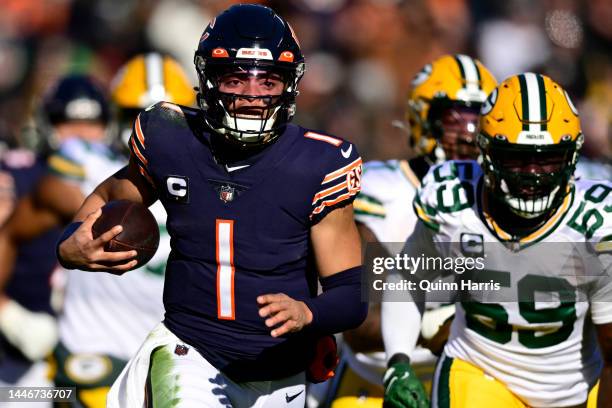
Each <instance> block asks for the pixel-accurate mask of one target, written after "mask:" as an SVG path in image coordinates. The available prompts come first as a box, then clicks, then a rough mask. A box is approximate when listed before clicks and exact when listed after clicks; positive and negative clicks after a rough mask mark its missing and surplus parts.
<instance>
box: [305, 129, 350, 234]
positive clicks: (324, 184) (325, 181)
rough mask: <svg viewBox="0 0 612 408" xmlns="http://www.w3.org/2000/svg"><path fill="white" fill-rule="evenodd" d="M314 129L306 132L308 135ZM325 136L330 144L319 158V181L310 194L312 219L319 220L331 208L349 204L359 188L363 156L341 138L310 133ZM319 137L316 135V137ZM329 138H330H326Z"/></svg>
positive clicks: (314, 222)
mask: <svg viewBox="0 0 612 408" xmlns="http://www.w3.org/2000/svg"><path fill="white" fill-rule="evenodd" d="M309 134H311V135H312V134H313V132H307V133H306V134H305V137H309ZM317 136H318V137H321V136H324V137H325V138H327V139H326V140H323V142H327V144H330V145H331V146H329V148H327V149H326V150H325V151H324V152H323V154H322V157H321V158H320V159H322V160H324V161H323V163H322V170H323V172H322V173H323V175H322V177H321V184H320V185H319V186H318V188H317V192H316V193H315V195H314V197H313V198H312V211H311V213H310V220H311V223H312V224H313V225H314V224H316V223H318V222H319V221H321V220H322V219H323V218H324V217H325V216H326V215H327V214H329V213H330V212H331V211H332V210H334V209H336V208H340V207H344V206H346V205H349V204H351V203H352V202H353V200H354V199H355V196H356V195H357V193H359V191H360V190H361V173H362V160H361V157H360V156H359V152H358V151H357V147H356V146H355V145H354V144H352V143H350V142H347V141H344V140H342V139H338V138H333V137H331V136H325V135H318V134H314V136H313V137H317ZM317 140H319V139H317ZM328 140H329V141H328Z"/></svg>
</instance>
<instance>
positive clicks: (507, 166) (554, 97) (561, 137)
mask: <svg viewBox="0 0 612 408" xmlns="http://www.w3.org/2000/svg"><path fill="white" fill-rule="evenodd" d="M494 94H495V98H496V100H493V99H492V98H493V94H492V95H491V97H490V98H489V101H488V103H487V104H485V105H484V106H483V109H482V111H481V114H482V116H481V118H480V134H479V135H478V144H479V147H480V149H481V152H482V154H483V169H484V171H485V174H486V177H487V179H486V181H487V185H488V187H489V188H490V189H492V190H493V192H494V195H495V196H497V197H499V198H501V199H502V201H503V202H504V203H505V204H506V205H508V207H509V208H510V210H511V211H512V212H514V213H515V214H517V215H519V216H521V217H524V218H535V217H538V216H540V215H542V214H545V213H547V212H549V211H551V210H554V209H555V208H557V207H558V206H559V205H560V204H561V202H562V200H563V198H564V197H565V196H566V195H567V193H568V192H569V188H570V185H571V178H572V174H573V172H574V168H575V165H576V161H577V159H578V151H579V149H580V147H581V146H582V141H583V136H582V133H581V130H580V119H579V118H578V114H577V111H576V108H575V107H574V106H573V104H572V103H571V101H570V99H569V96H568V95H567V93H566V92H565V91H564V90H563V89H562V88H561V87H560V86H559V85H558V84H557V83H555V82H554V81H552V80H551V79H550V78H548V77H546V76H544V75H540V74H534V73H525V74H521V75H515V76H512V77H510V78H508V79H506V80H505V81H504V82H503V83H502V84H501V85H500V86H499V87H498V88H497V89H496V91H494ZM489 105H490V106H489Z"/></svg>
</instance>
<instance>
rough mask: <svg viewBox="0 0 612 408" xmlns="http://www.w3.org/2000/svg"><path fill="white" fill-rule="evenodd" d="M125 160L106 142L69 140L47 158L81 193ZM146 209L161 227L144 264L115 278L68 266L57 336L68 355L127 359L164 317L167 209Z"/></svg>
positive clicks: (86, 193) (89, 190) (96, 183)
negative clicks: (155, 246) (154, 248)
mask: <svg viewBox="0 0 612 408" xmlns="http://www.w3.org/2000/svg"><path fill="white" fill-rule="evenodd" d="M125 163H126V159H125V158H123V157H120V156H117V155H115V154H113V152H112V151H111V150H110V149H109V148H108V147H107V146H106V145H104V144H101V143H89V142H85V141H83V140H80V139H71V140H68V141H67V142H65V143H64V144H62V146H61V147H60V149H59V151H58V152H57V153H56V154H54V155H53V156H52V157H51V158H50V160H49V166H50V169H51V171H52V172H54V173H55V174H57V175H58V176H60V177H62V178H64V179H65V180H68V181H72V182H74V183H77V184H78V185H79V186H80V187H81V191H82V192H83V195H84V196H87V195H89V194H90V193H91V192H92V191H93V190H94V188H95V187H96V186H97V185H98V184H99V183H101V182H102V181H104V180H105V179H106V178H108V177H109V176H111V175H112V174H114V173H115V172H116V171H117V170H119V169H120V168H122V167H123V166H124V165H125ZM150 210H151V211H152V212H153V214H154V215H155V218H156V219H157V221H158V224H159V227H160V244H159V249H158V250H157V253H156V254H155V256H154V257H153V259H152V260H151V261H150V262H149V263H148V264H147V265H145V266H144V267H142V268H139V269H136V270H133V271H130V272H126V273H125V274H124V275H122V276H114V275H111V274H108V273H101V272H97V273H94V272H83V271H78V270H67V271H65V273H66V274H67V284H66V289H65V290H66V292H65V297H64V305H63V311H62V314H61V315H60V317H59V328H60V339H61V341H62V343H63V344H64V345H65V346H66V347H67V348H68V350H70V351H71V352H72V353H103V354H108V355H112V356H114V357H117V358H120V359H124V360H128V359H130V358H131V357H132V355H133V354H134V353H135V352H136V351H137V350H138V347H139V346H140V344H141V343H142V341H143V340H144V339H145V337H146V336H147V334H148V333H149V331H151V329H153V327H155V325H156V324H158V323H159V321H160V320H161V319H162V317H163V312H164V308H163V303H162V292H163V282H164V271H165V265H166V259H167V257H168V255H169V253H170V238H169V236H168V233H167V232H166V227H165V224H166V213H165V210H164V208H163V206H162V205H161V203H159V202H157V203H155V204H154V205H153V206H151V208H150Z"/></svg>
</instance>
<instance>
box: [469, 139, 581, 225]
mask: <svg viewBox="0 0 612 408" xmlns="http://www.w3.org/2000/svg"><path fill="white" fill-rule="evenodd" d="M479 142H480V147H481V149H482V152H483V168H484V170H485V174H486V182H487V186H488V188H489V189H490V190H491V191H492V192H493V195H494V196H496V197H499V199H500V201H501V202H502V203H503V204H505V205H506V206H507V207H508V209H509V210H510V211H511V212H512V213H514V214H516V215H518V216H520V217H522V218H526V219H534V218H537V217H540V216H542V215H545V214H548V213H550V212H552V211H554V210H555V209H557V208H558V207H559V206H560V205H561V203H562V202H563V199H564V198H565V197H566V195H567V194H568V193H569V185H570V183H571V180H572V174H573V173H574V169H575V166H576V161H577V146H578V143H577V142H566V143H560V144H555V145H517V144H510V143H507V142H506V141H505V140H496V139H494V140H492V141H491V139H486V138H485V137H484V136H483V135H479ZM483 145H484V146H483Z"/></svg>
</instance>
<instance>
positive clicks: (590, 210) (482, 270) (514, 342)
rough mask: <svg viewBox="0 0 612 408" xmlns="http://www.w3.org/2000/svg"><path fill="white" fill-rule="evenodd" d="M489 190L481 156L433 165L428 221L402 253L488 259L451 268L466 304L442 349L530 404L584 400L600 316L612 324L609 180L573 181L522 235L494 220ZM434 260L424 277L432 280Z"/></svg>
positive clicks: (596, 363)
mask: <svg viewBox="0 0 612 408" xmlns="http://www.w3.org/2000/svg"><path fill="white" fill-rule="evenodd" d="M483 192H484V177H483V174H482V170H481V169H480V166H479V165H478V163H476V162H474V161H452V162H446V163H443V164H441V165H439V166H435V167H433V168H432V169H431V170H430V171H429V173H428V174H427V176H426V177H425V179H424V180H423V185H422V187H421V188H420V190H419V192H418V194H417V197H416V199H415V203H414V207H415V210H416V212H417V215H418V216H419V218H420V219H421V221H422V224H421V225H420V226H419V228H417V229H416V233H415V234H414V235H413V236H412V237H411V238H410V239H409V240H408V242H407V244H406V246H405V249H404V251H405V253H406V254H408V255H409V256H413V257H417V258H418V257H420V258H423V259H425V258H426V257H432V258H435V257H441V258H442V259H458V258H464V260H465V259H467V258H478V257H480V259H481V261H482V264H480V265H479V262H478V261H477V260H476V261H475V262H473V263H472V266H473V268H472V269H471V270H469V271H467V272H464V273H463V274H462V275H459V274H458V272H463V269H465V268H463V269H462V270H459V269H458V268H457V265H459V264H458V263H456V264H455V266H454V271H450V273H456V274H457V276H461V278H460V279H456V280H455V282H456V283H457V285H458V287H457V289H458V291H459V292H458V294H459V296H460V297H459V299H461V302H458V303H457V312H456V316H455V319H454V321H453V325H452V329H451V335H450V338H449V340H448V343H447V344H446V347H445V350H444V352H445V354H446V355H448V356H449V357H453V358H458V359H461V360H464V361H467V362H469V363H471V364H474V365H476V366H478V367H480V368H481V369H483V370H484V372H485V373H486V374H488V375H491V376H493V377H494V378H496V379H498V380H499V381H501V382H503V383H504V384H506V386H507V387H508V389H509V390H510V391H512V392H513V393H514V394H515V395H517V396H518V397H519V398H520V399H521V400H522V401H524V402H525V403H526V404H527V405H529V406H570V405H575V404H580V403H583V402H584V401H586V399H587V394H588V391H589V389H590V388H591V387H592V386H593V385H594V384H595V383H596V382H597V379H598V377H599V373H600V371H601V365H602V360H601V356H600V355H599V349H598V347H597V340H596V333H595V330H594V324H605V323H610V322H612V279H611V278H610V276H609V275H610V274H611V273H612V267H611V265H612V260H611V259H612V256H611V254H612V242H611V240H612V222H611V221H612V217H611V216H610V213H611V212H612V184H611V183H609V182H605V181H587V180H581V181H578V182H576V183H575V184H574V185H573V186H571V187H570V191H569V192H568V194H567V196H566V197H565V199H564V201H563V203H562V204H561V205H560V206H559V208H558V209H557V210H556V212H555V213H554V214H553V215H552V216H551V217H550V219H549V221H548V222H547V223H545V224H544V225H543V226H542V227H541V228H540V229H539V230H537V231H535V232H533V233H532V234H531V235H529V236H527V237H524V238H522V239H515V238H513V237H511V236H510V235H508V234H507V233H505V232H504V231H502V230H501V229H500V228H499V227H498V225H496V223H495V221H494V220H492V219H490V218H488V216H487V212H486V208H487V202H486V197H485V194H483ZM465 262H466V263H465V265H468V263H467V261H465ZM433 268H434V269H435V268H438V269H436V270H435V271H434V272H431V271H430V270H428V271H422V272H423V275H422V276H428V278H433V279H435V275H436V274H438V273H439V272H440V269H441V267H440V266H438V267H433ZM444 269H445V271H446V272H449V270H448V269H446V267H444ZM451 269H452V268H451ZM428 274H429V275H428ZM430 280H431V279H430ZM434 282H435V280H434ZM485 284H488V285H485ZM432 287H434V286H433V285H432Z"/></svg>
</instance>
